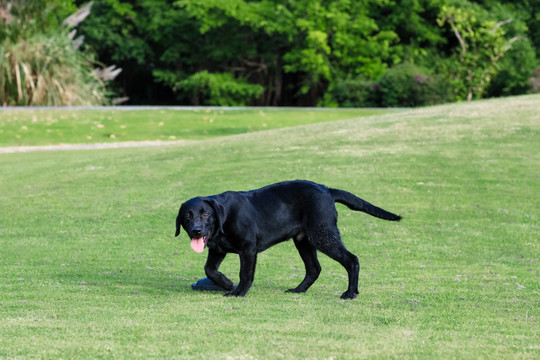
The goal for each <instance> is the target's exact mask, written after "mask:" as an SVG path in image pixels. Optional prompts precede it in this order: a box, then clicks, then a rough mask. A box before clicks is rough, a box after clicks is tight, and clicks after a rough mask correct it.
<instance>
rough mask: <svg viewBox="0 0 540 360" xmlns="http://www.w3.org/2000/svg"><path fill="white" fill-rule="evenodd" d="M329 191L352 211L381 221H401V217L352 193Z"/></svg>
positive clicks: (337, 200)
mask: <svg viewBox="0 0 540 360" xmlns="http://www.w3.org/2000/svg"><path fill="white" fill-rule="evenodd" d="M328 190H329V191H330V195H332V197H333V198H334V201H335V202H338V203H341V204H343V205H347V206H348V207H349V209H351V210H355V211H363V212H365V213H366V214H369V215H371V216H375V217H378V218H379V219H383V220H390V221H399V220H401V216H399V215H396V214H392V213H391V212H388V211H386V210H384V209H381V208H379V207H377V206H375V205H373V204H370V203H368V202H367V201H365V200H362V199H360V198H359V197H358V196H356V195H354V194H351V193H350V192H347V191H345V190H339V189H331V188H329V189H328Z"/></svg>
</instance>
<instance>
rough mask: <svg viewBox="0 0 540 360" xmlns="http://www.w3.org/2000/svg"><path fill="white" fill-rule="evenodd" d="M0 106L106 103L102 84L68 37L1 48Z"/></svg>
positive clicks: (37, 38)
mask: <svg viewBox="0 0 540 360" xmlns="http://www.w3.org/2000/svg"><path fill="white" fill-rule="evenodd" d="M0 99H2V105H4V106H6V105H93V104H103V103H105V101H106V97H105V86H104V83H103V82H102V81H101V80H100V79H98V78H97V76H95V74H94V69H93V67H92V63H91V61H89V60H88V58H87V57H86V54H84V53H83V52H80V51H78V50H75V49H73V46H72V41H71V40H70V39H69V38H68V37H67V34H65V33H60V34H58V35H55V36H52V37H45V36H41V35H36V36H34V37H32V38H30V39H28V40H24V41H18V42H16V43H13V42H11V41H6V42H4V44H2V45H0Z"/></svg>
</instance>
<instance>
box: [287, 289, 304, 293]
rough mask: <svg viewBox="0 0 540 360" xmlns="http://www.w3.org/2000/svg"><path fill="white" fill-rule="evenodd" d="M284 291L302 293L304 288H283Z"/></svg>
mask: <svg viewBox="0 0 540 360" xmlns="http://www.w3.org/2000/svg"><path fill="white" fill-rule="evenodd" d="M285 292H286V293H304V292H306V290H304V289H299V288H294V289H289V290H285Z"/></svg>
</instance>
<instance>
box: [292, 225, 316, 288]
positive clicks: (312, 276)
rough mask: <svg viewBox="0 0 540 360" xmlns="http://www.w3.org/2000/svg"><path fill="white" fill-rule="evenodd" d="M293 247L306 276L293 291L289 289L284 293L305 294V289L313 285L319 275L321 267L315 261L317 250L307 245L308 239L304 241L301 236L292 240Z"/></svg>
mask: <svg viewBox="0 0 540 360" xmlns="http://www.w3.org/2000/svg"><path fill="white" fill-rule="evenodd" d="M294 245H296V249H298V252H299V253H300V257H301V258H302V260H303V261H304V265H305V267H306V276H305V278H304V280H303V281H302V282H301V283H300V285H298V286H297V287H296V288H294V289H289V290H287V291H286V292H291V293H301V292H306V291H307V289H309V287H310V286H311V285H313V283H314V282H315V280H317V278H318V277H319V274H320V273H321V265H320V264H319V260H318V259H317V249H316V248H315V247H314V246H313V245H311V244H310V243H309V241H308V239H306V238H305V237H304V236H303V234H301V235H298V236H296V237H295V238H294Z"/></svg>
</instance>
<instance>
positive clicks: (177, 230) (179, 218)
mask: <svg viewBox="0 0 540 360" xmlns="http://www.w3.org/2000/svg"><path fill="white" fill-rule="evenodd" d="M182 217H183V215H182V207H181V206H180V210H178V216H177V217H176V233H175V234H174V236H175V237H176V236H178V235H180V228H181V227H182Z"/></svg>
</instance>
